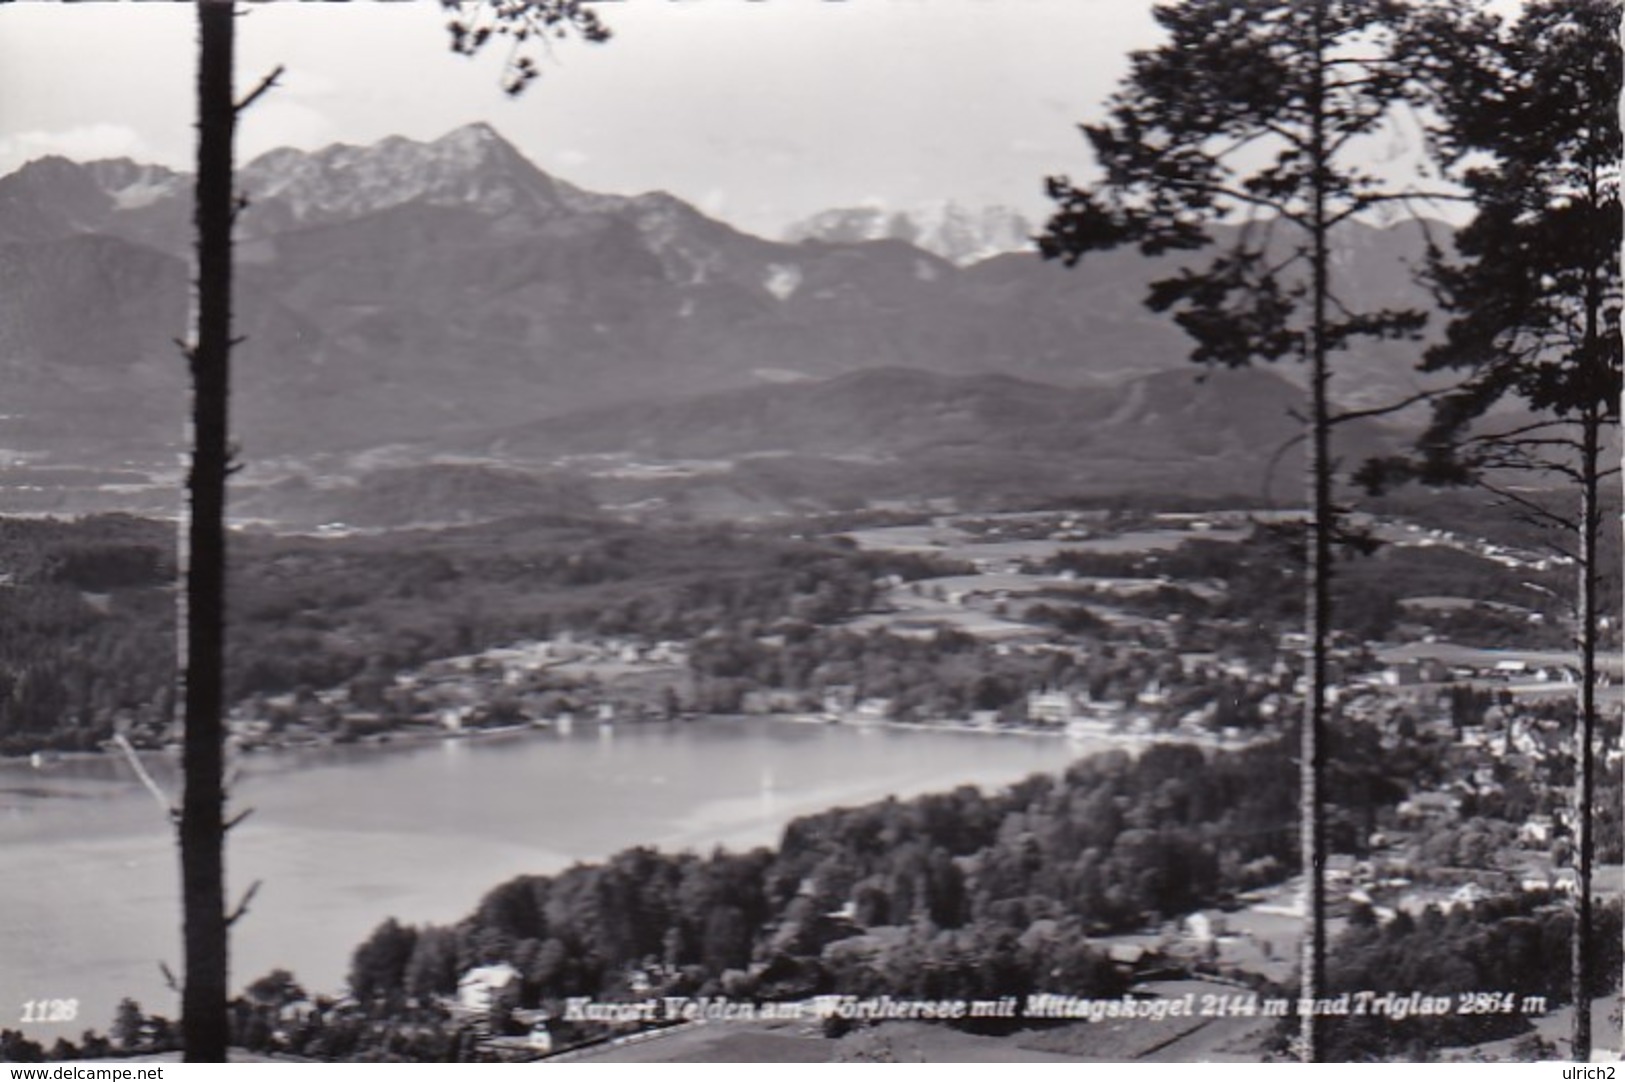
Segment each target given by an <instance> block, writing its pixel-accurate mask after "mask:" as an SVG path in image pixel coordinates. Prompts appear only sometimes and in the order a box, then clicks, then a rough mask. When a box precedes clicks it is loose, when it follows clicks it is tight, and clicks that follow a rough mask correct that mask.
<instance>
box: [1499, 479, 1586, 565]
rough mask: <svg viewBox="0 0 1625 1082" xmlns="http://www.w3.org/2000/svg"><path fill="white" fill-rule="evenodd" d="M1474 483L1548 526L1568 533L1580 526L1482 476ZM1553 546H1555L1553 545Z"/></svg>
mask: <svg viewBox="0 0 1625 1082" xmlns="http://www.w3.org/2000/svg"><path fill="white" fill-rule="evenodd" d="M1476 483H1477V484H1478V486H1479V487H1480V488H1482V489H1484V490H1485V491H1486V492H1489V493H1490V494H1492V495H1494V496H1495V497H1496V498H1497V499H1501V500H1505V501H1507V502H1508V503H1512V504H1516V505H1517V506H1518V507H1520V508H1522V509H1523V510H1524V511H1525V512H1527V513H1528V514H1530V515H1532V516H1534V517H1535V518H1536V519H1538V520H1540V521H1541V522H1543V523H1545V524H1546V525H1548V526H1557V527H1559V528H1561V529H1563V530H1565V531H1567V532H1570V533H1573V532H1576V531H1577V530H1579V528H1580V524H1579V523H1578V522H1576V521H1575V520H1573V519H1570V518H1565V517H1564V516H1562V515H1560V514H1558V513H1557V512H1555V511H1552V510H1550V509H1549V508H1546V507H1542V506H1541V505H1540V504H1538V503H1536V502H1534V501H1533V500H1531V499H1529V498H1527V497H1525V496H1520V495H1518V494H1517V493H1516V492H1514V491H1512V490H1511V489H1504V488H1501V487H1500V486H1499V485H1496V484H1494V483H1493V482H1490V481H1487V480H1485V479H1484V478H1482V477H1481V478H1479V479H1478V481H1477V482H1476ZM1553 547H1554V548H1555V547H1556V546H1555V545H1554V546H1553ZM1564 555H1567V553H1564Z"/></svg>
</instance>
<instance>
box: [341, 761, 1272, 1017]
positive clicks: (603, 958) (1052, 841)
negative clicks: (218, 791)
mask: <svg viewBox="0 0 1625 1082" xmlns="http://www.w3.org/2000/svg"><path fill="white" fill-rule="evenodd" d="M1287 766H1288V759H1287V754H1286V751H1285V750H1284V749H1283V748H1282V747H1281V746H1280V745H1278V744H1272V745H1269V746H1260V747H1257V748H1252V749H1248V750H1245V751H1238V752H1233V753H1217V754H1211V755H1209V754H1204V753H1203V752H1202V751H1200V750H1198V749H1195V748H1192V747H1188V746H1172V745H1158V746H1155V747H1152V748H1150V749H1148V750H1147V751H1146V752H1144V753H1143V754H1141V755H1139V756H1138V757H1131V756H1129V755H1127V754H1123V753H1108V754H1105V755H1101V756H1097V757H1094V758H1091V759H1088V760H1085V761H1083V762H1080V763H1077V764H1075V765H1074V766H1072V767H1071V768H1069V769H1068V770H1067V772H1066V773H1065V775H1064V776H1062V777H1060V778H1054V777H1050V776H1045V775H1038V776H1034V777H1032V778H1029V779H1028V780H1026V781H1024V782H1022V783H1020V784H1018V785H1016V786H1013V787H1011V788H1010V789H1008V790H1005V791H1003V792H999V793H993V794H987V793H983V792H981V791H979V790H977V789H975V788H971V787H962V788H960V789H957V790H955V791H953V792H951V793H944V794H937V795H932V796H926V797H921V798H918V799H915V800H911V801H906V802H903V801H897V800H888V801H885V802H882V803H878V804H871V805H868V806H865V807H861V808H852V809H837V810H834V811H829V812H825V813H822V814H819V815H813V816H809V817H806V818H802V819H799V820H796V821H795V822H793V823H792V824H790V826H789V827H788V828H787V829H786V830H785V833H784V837H783V840H782V842H781V844H780V846H779V848H778V849H777V850H776V851H769V850H765V849H758V850H754V851H752V852H749V853H742V854H735V853H726V852H720V851H719V852H717V853H714V854H712V855H711V856H709V857H701V856H697V855H695V854H692V853H684V854H678V855H665V854H661V853H657V852H654V851H651V850H647V849H634V850H628V851H626V852H623V853H621V854H619V855H617V856H616V857H614V858H612V859H611V860H609V861H607V862H605V863H603V864H600V865H577V866H575V867H572V868H570V869H568V870H566V871H564V872H562V873H559V874H558V875H553V876H525V877H521V878H519V879H515V880H512V881H510V882H508V883H506V884H503V885H502V886H500V887H498V888H496V889H495V890H493V891H492V892H491V893H490V894H488V895H487V896H486V897H485V899H484V900H483V901H482V902H481V903H480V905H479V906H478V908H477V909H476V910H475V912H474V913H473V914H472V915H470V917H469V918H467V919H466V920H465V921H463V922H461V923H460V924H458V925H455V926H453V927H450V928H437V927H430V928H404V927H402V926H400V925H398V924H396V923H394V922H392V921H391V922H386V923H385V924H384V925H382V926H380V927H379V928H378V929H377V930H376V931H375V932H374V934H373V936H372V937H371V938H370V939H369V940H368V941H367V942H366V943H365V944H363V945H362V946H361V947H360V948H359V949H358V950H357V952H356V955H355V959H354V963H353V966H352V971H351V987H352V991H353V992H354V993H355V994H356V995H357V997H358V998H360V999H362V1000H363V1001H388V1000H391V999H395V1000H398V1001H402V1002H404V1000H405V999H406V998H409V997H418V998H422V997H426V996H430V995H433V994H446V993H450V992H451V991H452V990H454V988H455V981H456V978H457V975H458V974H459V973H460V972H462V971H463V970H464V969H466V968H467V967H469V966H472V965H478V964H482V963H491V962H498V961H510V962H512V963H513V964H514V965H515V966H516V967H517V968H518V969H519V970H520V973H521V976H522V980H523V989H522V991H521V994H520V997H519V1004H520V1005H521V1006H535V1005H536V1004H538V1003H541V1002H543V1001H546V1000H553V999H558V998H560V997H564V996H569V995H595V996H600V997H611V998H613V997H615V996H617V995H624V994H627V993H628V991H629V985H628V982H629V981H630V980H631V979H632V977H633V975H634V972H635V971H638V970H646V971H647V970H658V971H659V972H660V973H662V974H664V975H665V976H664V980H665V981H666V982H667V984H668V986H669V988H670V990H671V991H673V992H674V993H676V992H691V993H697V992H706V991H710V992H717V991H726V992H727V993H728V994H730V995H736V996H738V995H751V996H760V997H763V998H784V997H787V996H795V995H807V994H813V993H821V992H830V991H840V992H849V993H853V994H861V993H864V992H869V991H876V990H879V991H889V992H891V993H892V994H894V995H910V994H917V995H921V996H933V997H937V996H971V997H985V996H992V995H1001V994H1009V993H1016V992H1024V991H1029V990H1032V989H1034V988H1040V987H1042V988H1044V989H1045V990H1052V991H1065V992H1071V993H1074V994H1084V993H1090V992H1095V991H1101V992H1110V991H1111V990H1113V988H1114V987H1115V986H1114V985H1113V982H1112V980H1111V979H1110V978H1109V976H1108V974H1109V968H1107V967H1104V966H1103V965H1101V964H1100V959H1099V958H1098V957H1096V956H1095V955H1094V953H1093V951H1092V949H1091V948H1090V947H1088V945H1087V943H1086V939H1085V937H1086V936H1087V935H1089V934H1091V933H1096V934H1100V933H1106V932H1110V931H1114V930H1123V929H1131V928H1137V927H1140V926H1142V925H1143V924H1145V923H1146V922H1148V921H1152V922H1154V921H1156V920H1158V919H1160V918H1162V917H1168V916H1172V915H1175V914H1179V913H1184V912H1188V911H1190V910H1192V909H1195V908H1198V907H1200V906H1203V905H1207V904H1212V903H1214V902H1216V901H1219V900H1221V899H1224V898H1227V897H1230V896H1232V895H1233V894H1235V893H1236V892H1239V891H1244V890H1247V889H1249V888H1252V887H1256V886H1259V885H1262V884H1266V883H1271V882H1275V881H1278V880H1279V879H1281V878H1282V877H1283V876H1284V875H1285V874H1286V868H1287V862H1288V861H1289V860H1290V859H1291V854H1292V842H1293V839H1292V831H1291V828H1290V825H1289V824H1290V823H1291V815H1290V811H1291V808H1292V801H1293V789H1292V786H1291V783H1290V779H1291V773H1290V771H1289V770H1288V769H1287ZM1035 928H1036V929H1041V930H1044V929H1047V931H1044V932H1043V933H1042V934H1041V935H1038V936H1037V938H1036V940H1035V939H1034V933H1033V929H1035Z"/></svg>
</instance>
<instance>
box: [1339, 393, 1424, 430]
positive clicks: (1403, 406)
mask: <svg viewBox="0 0 1625 1082" xmlns="http://www.w3.org/2000/svg"><path fill="white" fill-rule="evenodd" d="M1444 393H1446V392H1445V390H1443V389H1439V390H1433V391H1417V392H1416V393H1415V394H1411V395H1406V396H1405V397H1404V398H1402V399H1400V400H1399V401H1397V402H1390V403H1389V404H1388V405H1386V406H1370V407H1368V408H1366V409H1358V410H1342V411H1340V412H1338V413H1334V414H1332V415H1331V416H1329V417H1327V418H1326V423H1327V424H1328V425H1334V426H1335V425H1340V424H1343V423H1345V422H1348V421H1359V420H1363V419H1365V418H1367V417H1386V416H1388V415H1389V414H1391V413H1399V412H1400V411H1401V410H1407V409H1409V408H1410V407H1412V406H1414V405H1416V404H1417V403H1418V402H1427V401H1430V400H1432V399H1435V398H1438V397H1439V396H1440V395H1442V394H1444Z"/></svg>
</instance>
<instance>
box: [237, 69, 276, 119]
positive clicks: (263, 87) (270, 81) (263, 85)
mask: <svg viewBox="0 0 1625 1082" xmlns="http://www.w3.org/2000/svg"><path fill="white" fill-rule="evenodd" d="M287 70H288V69H287V68H285V67H283V66H282V65H281V64H278V65H277V66H276V67H275V68H274V69H273V70H272V71H271V74H269V75H267V76H266V77H265V78H263V79H261V80H260V81H259V83H258V85H256V86H255V87H254V89H253V90H250V91H249V92H248V97H246V98H244V99H243V100H242V101H240V102H238V103H237V104H235V105H233V106H232V107H231V110H232V112H234V113H236V114H238V115H239V116H240V115H242V114H243V112H245V111H246V110H247V109H248V107H249V106H251V105H253V104H254V103H255V102H257V101H259V100H260V96H261V95H262V94H264V93H265V92H266V91H268V90H270V89H271V88H272V87H274V86H276V85H277V82H278V81H279V80H280V79H281V78H282V75H283V73H284V72H285V71H287Z"/></svg>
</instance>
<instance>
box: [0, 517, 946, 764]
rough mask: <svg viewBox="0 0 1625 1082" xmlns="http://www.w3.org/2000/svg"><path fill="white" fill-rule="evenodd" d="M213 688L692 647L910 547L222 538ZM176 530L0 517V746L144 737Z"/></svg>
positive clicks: (549, 532) (520, 524)
mask: <svg viewBox="0 0 1625 1082" xmlns="http://www.w3.org/2000/svg"><path fill="white" fill-rule="evenodd" d="M232 542H233V564H232V578H231V586H230V598H229V601H230V605H229V613H230V620H231V627H232V635H231V637H230V640H229V643H228V695H229V697H230V698H231V699H233V700H235V699H240V698H243V697H245V696H248V695H250V694H253V693H256V692H264V693H279V692H289V691H295V690H297V689H299V688H324V687H330V686H334V685H337V684H340V683H342V682H344V681H346V680H349V679H352V678H353V677H355V676H357V675H358V674H360V673H361V672H363V671H364V670H366V669H368V667H369V666H370V667H372V668H373V669H374V670H376V669H379V668H382V669H383V670H384V671H389V672H393V671H396V670H399V669H404V668H409V667H412V666H416V665H420V664H422V663H423V662H426V661H429V660H432V659H435V658H441V657H448V656H454V655H458V654H465V653H470V652H474V651H478V650H481V649H484V648H486V647H490V646H496V645H501V644H504V643H508V642H512V641H514V640H518V639H525V638H541V637H546V636H548V635H550V634H552V633H554V632H556V631H560V630H564V629H570V630H575V631H584V632H590V633H595V634H606V635H609V634H630V635H637V636H639V637H643V638H649V639H660V638H671V639H684V640H686V639H689V638H693V637H698V636H700V635H703V634H705V633H707V632H709V631H713V630H716V631H723V630H733V629H737V628H747V629H748V628H766V627H767V626H769V625H771V624H772V623H774V622H775V621H778V620H782V619H791V618H794V619H798V620H803V621H825V620H834V619H839V618H841V617H843V616H848V615H852V614H855V613H858V612H862V611H864V610H865V609H867V608H868V607H869V606H870V605H871V604H872V603H873V601H874V599H875V597H876V593H877V591H878V590H879V589H880V587H879V586H877V582H878V581H879V580H881V579H883V578H885V577H887V576H893V575H895V576H899V577H902V578H915V577H920V576H925V575H931V574H945V573H949V572H951V571H952V570H954V568H953V567H952V566H950V565H940V564H938V563H935V562H933V561H931V560H929V559H926V558H923V557H918V556H909V555H887V554H874V553H862V552H857V551H855V550H853V549H852V548H850V547H849V546H842V545H838V544H834V543H820V542H811V541H801V540H795V539H790V538H777V537H771V536H753V535H750V534H745V533H737V532H735V531H733V530H731V529H728V528H726V527H668V528H662V529H660V530H659V531H654V530H650V529H645V528H642V527H637V526H631V525H627V524H624V523H617V522H610V521H604V520H599V519H578V518H572V517H557V516H556V517H546V518H542V517H536V518H521V519H512V520H506V521H503V522H499V523H490V524H484V525H480V526H474V527H466V528H459V529H450V530H441V531H423V532H410V533H396V534H387V535H378V536H368V537H346V538H330V539H316V538H308V537H270V536H263V535H255V534H249V533H238V534H235V535H233V538H232ZM174 550H175V534H174V528H173V527H172V526H169V525H165V524H162V523H157V522H151V521H145V520H141V519H136V518H131V517H128V516H122V515H104V516H96V517H93V518H87V519H83V520H79V521H74V522H64V521H56V520H52V519H39V520H20V519H7V520H0V591H3V592H4V595H5V604H4V605H3V606H0V754H5V753H19V752H27V751H31V750H34V749H37V748H75V749H77V748H90V747H94V746H96V744H97V743H98V742H99V741H101V740H104V739H106V738H107V737H108V736H110V735H111V734H112V732H113V731H114V729H115V727H116V726H124V725H128V726H133V727H134V728H136V729H137V730H140V731H146V732H154V733H156V732H160V731H161V730H162V729H163V728H164V726H165V725H167V724H168V721H169V718H170V712H171V709H172V698H173V694H174V692H173V685H174V678H173V673H174V657H175V654H174V642H175V633H174V615H175V599H174V588H175V581H176V564H175V558H174V555H173V554H174Z"/></svg>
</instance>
